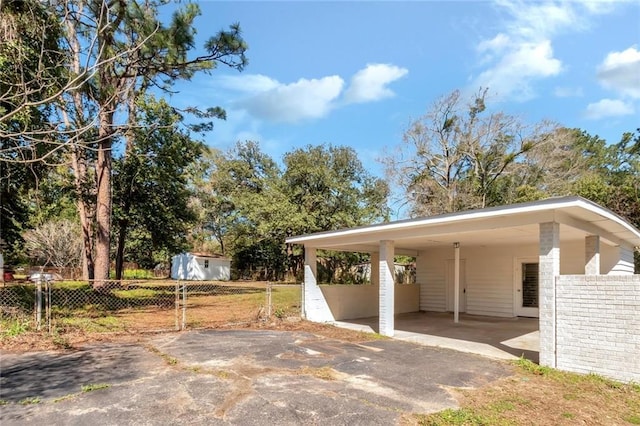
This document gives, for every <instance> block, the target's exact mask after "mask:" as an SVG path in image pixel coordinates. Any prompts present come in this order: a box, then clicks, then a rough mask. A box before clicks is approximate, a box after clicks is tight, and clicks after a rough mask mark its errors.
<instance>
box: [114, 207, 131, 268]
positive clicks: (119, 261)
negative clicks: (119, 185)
mask: <svg viewBox="0 0 640 426" xmlns="http://www.w3.org/2000/svg"><path fill="white" fill-rule="evenodd" d="M126 204H129V203H126ZM128 226H129V221H128V220H125V219H122V220H119V221H118V231H119V232H118V246H117V248H116V280H121V279H122V273H123V271H124V244H125V242H126V241H127V227H128Z"/></svg>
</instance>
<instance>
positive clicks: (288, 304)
mask: <svg viewBox="0 0 640 426" xmlns="http://www.w3.org/2000/svg"><path fill="white" fill-rule="evenodd" d="M96 284H98V285H96ZM300 306H301V293H300V285H298V284H273V283H269V282H204V281H170V280H166V281H161V280H127V281H106V282H101V283H95V282H93V283H87V282H86V281H85V282H80V281H60V282H55V281H49V280H48V279H46V276H44V277H41V279H39V280H38V281H37V282H35V283H6V284H5V285H4V286H2V287H0V335H11V334H12V333H16V332H18V331H19V330H40V331H43V332H48V333H55V334H64V333H69V332H73V331H78V330H79V331H83V332H119V331H127V332H144V331H167V330H186V329H195V328H213V327H222V326H233V325H239V324H246V323H250V322H254V321H260V320H266V319H269V318H272V317H277V318H281V319H282V318H285V317H298V318H299V317H300Z"/></svg>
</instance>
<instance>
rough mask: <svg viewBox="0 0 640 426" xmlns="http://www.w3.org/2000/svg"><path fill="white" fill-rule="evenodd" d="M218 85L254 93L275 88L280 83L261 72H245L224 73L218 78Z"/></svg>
mask: <svg viewBox="0 0 640 426" xmlns="http://www.w3.org/2000/svg"><path fill="white" fill-rule="evenodd" d="M218 81H219V82H220V85H221V86H222V87H224V88H226V89H231V90H236V91H240V92H247V93H256V92H265V91H267V90H272V89H275V88H276V87H278V86H279V85H280V83H278V80H274V79H273V78H271V77H267V76H266V75H262V74H245V75H243V76H233V75H224V76H220V77H219V78H218Z"/></svg>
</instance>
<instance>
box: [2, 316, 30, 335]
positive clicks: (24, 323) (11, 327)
mask: <svg viewBox="0 0 640 426" xmlns="http://www.w3.org/2000/svg"><path fill="white" fill-rule="evenodd" d="M0 324H2V331H1V332H0V336H1V337H16V336H20V335H21V334H24V333H27V332H29V331H31V322H30V321H29V320H27V319H24V318H17V319H14V320H3V321H2V322H1V323H0Z"/></svg>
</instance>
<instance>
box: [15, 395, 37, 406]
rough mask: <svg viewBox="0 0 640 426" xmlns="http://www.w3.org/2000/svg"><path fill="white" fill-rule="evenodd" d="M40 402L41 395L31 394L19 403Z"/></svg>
mask: <svg viewBox="0 0 640 426" xmlns="http://www.w3.org/2000/svg"><path fill="white" fill-rule="evenodd" d="M39 403H40V397H39V396H30V397H27V398H25V399H22V400H20V401H19V402H18V404H20V405H31V404H39Z"/></svg>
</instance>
